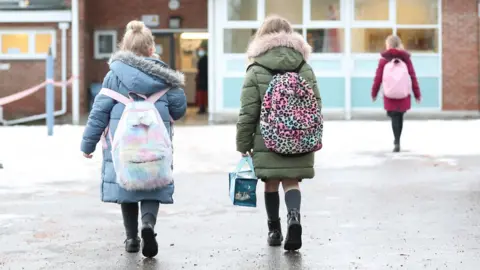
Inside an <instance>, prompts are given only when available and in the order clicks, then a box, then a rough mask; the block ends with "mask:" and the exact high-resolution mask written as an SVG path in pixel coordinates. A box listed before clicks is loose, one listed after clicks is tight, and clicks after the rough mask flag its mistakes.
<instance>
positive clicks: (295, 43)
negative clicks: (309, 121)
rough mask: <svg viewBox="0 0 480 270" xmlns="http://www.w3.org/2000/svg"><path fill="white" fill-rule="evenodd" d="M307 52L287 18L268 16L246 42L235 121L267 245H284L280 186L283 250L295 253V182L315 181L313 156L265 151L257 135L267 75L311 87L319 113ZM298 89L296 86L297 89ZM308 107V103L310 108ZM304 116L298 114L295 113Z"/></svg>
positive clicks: (297, 227) (297, 213)
mask: <svg viewBox="0 0 480 270" xmlns="http://www.w3.org/2000/svg"><path fill="white" fill-rule="evenodd" d="M311 50H312V48H311V47H310V45H309V44H308V43H307V42H306V41H305V39H304V38H303V37H302V36H301V35H300V34H298V33H296V32H294V31H293V28H292V25H291V24H290V22H288V21H287V20H286V19H284V18H282V17H278V16H271V17H268V18H267V19H266V20H265V22H264V23H263V24H262V26H261V27H260V28H259V29H258V31H257V32H256V34H255V36H254V38H253V40H252V42H251V43H250V45H249V47H248V50H247V56H248V57H249V59H250V60H253V61H254V64H252V65H251V66H250V67H249V68H248V70H247V74H246V77H245V80H244V84H243V89H242V93H241V109H240V115H239V118H238V122H237V135H236V144H237V151H239V152H240V153H241V154H242V156H248V155H251V156H252V159H253V165H254V167H255V174H256V176H257V177H258V178H259V179H261V180H262V181H263V182H264V183H265V207H266V212H267V217H268V229H269V232H268V238H267V242H268V244H269V245H270V246H279V245H281V244H282V241H283V234H282V230H281V225H280V224H281V223H280V216H279V206H280V196H279V186H280V183H281V184H282V186H283V190H284V192H285V204H286V206H287V210H288V215H287V226H288V227H287V235H286V239H285V244H284V248H285V249H286V250H298V249H300V248H301V246H302V238H301V236H302V226H301V220H300V204H301V191H300V186H299V182H301V181H302V179H305V178H313V177H314V174H315V173H314V168H313V166H314V158H315V156H314V153H313V152H310V153H306V154H302V155H281V154H278V153H276V152H273V151H271V150H270V149H269V148H267V147H266V144H265V139H264V137H263V136H262V133H261V130H260V120H259V119H260V114H261V111H262V110H263V109H264V107H263V106H262V101H263V100H264V96H265V94H266V91H267V88H268V85H269V83H270V81H271V80H272V78H273V74H272V72H271V71H272V70H285V71H292V70H294V72H295V73H297V74H299V76H301V77H302V78H303V79H305V81H306V83H308V85H310V86H311V88H312V94H313V102H314V103H316V104H317V108H318V112H321V98H320V93H319V90H318V87H317V82H316V77H315V74H314V73H313V70H312V68H311V66H310V65H309V64H307V63H306V62H305V61H307V60H308V58H309V55H310V53H311ZM296 87H297V88H298V89H299V87H300V86H296ZM312 105H313V104H312ZM298 113H299V114H303V112H298Z"/></svg>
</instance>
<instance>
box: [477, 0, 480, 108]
mask: <svg viewBox="0 0 480 270" xmlns="http://www.w3.org/2000/svg"><path fill="white" fill-rule="evenodd" d="M477 28H478V29H477V50H478V53H479V54H478V71H477V72H478V73H477V77H478V93H477V109H478V111H479V112H480V0H478V1H477Z"/></svg>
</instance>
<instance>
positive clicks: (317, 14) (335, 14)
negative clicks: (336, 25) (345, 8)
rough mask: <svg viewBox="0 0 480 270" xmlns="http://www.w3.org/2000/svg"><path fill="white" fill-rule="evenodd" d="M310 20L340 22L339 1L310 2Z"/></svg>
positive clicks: (314, 0) (312, 0) (320, 0)
mask: <svg viewBox="0 0 480 270" xmlns="http://www.w3.org/2000/svg"><path fill="white" fill-rule="evenodd" d="M310 1H311V2H310V20H312V21H338V20H340V0H310Z"/></svg>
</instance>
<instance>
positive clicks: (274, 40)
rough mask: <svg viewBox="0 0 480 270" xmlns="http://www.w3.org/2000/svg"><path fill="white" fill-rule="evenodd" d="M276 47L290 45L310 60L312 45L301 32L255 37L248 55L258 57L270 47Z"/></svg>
mask: <svg viewBox="0 0 480 270" xmlns="http://www.w3.org/2000/svg"><path fill="white" fill-rule="evenodd" d="M276 47H289V48H292V49H294V50H296V51H298V52H299V53H301V54H302V55H303V58H304V59H305V60H308V57H309V56H310V53H311V52H312V47H311V46H310V44H308V43H307V42H306V41H305V39H304V38H303V37H302V35H300V34H299V33H296V32H294V33H292V34H287V33H285V32H280V33H274V34H268V35H265V36H262V37H259V38H256V39H254V40H253V41H252V42H251V43H250V45H249V46H248V49H247V56H248V57H249V58H254V57H257V56H259V55H261V54H263V53H265V52H267V51H268V50H270V49H273V48H276Z"/></svg>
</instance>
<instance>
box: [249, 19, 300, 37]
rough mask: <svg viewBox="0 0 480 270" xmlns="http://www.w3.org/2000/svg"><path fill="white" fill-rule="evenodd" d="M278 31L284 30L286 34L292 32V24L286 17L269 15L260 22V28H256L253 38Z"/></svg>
mask: <svg viewBox="0 0 480 270" xmlns="http://www.w3.org/2000/svg"><path fill="white" fill-rule="evenodd" d="M280 32H285V33H287V34H291V33H293V28H292V25H291V24H290V22H289V21H288V20H287V19H285V18H283V17H280V16H278V15H271V16H268V17H267V18H266V19H265V21H264V22H263V23H262V25H261V26H260V28H258V30H257V32H256V33H255V36H254V37H253V39H255V38H259V37H261V36H264V35H268V34H273V33H280Z"/></svg>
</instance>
